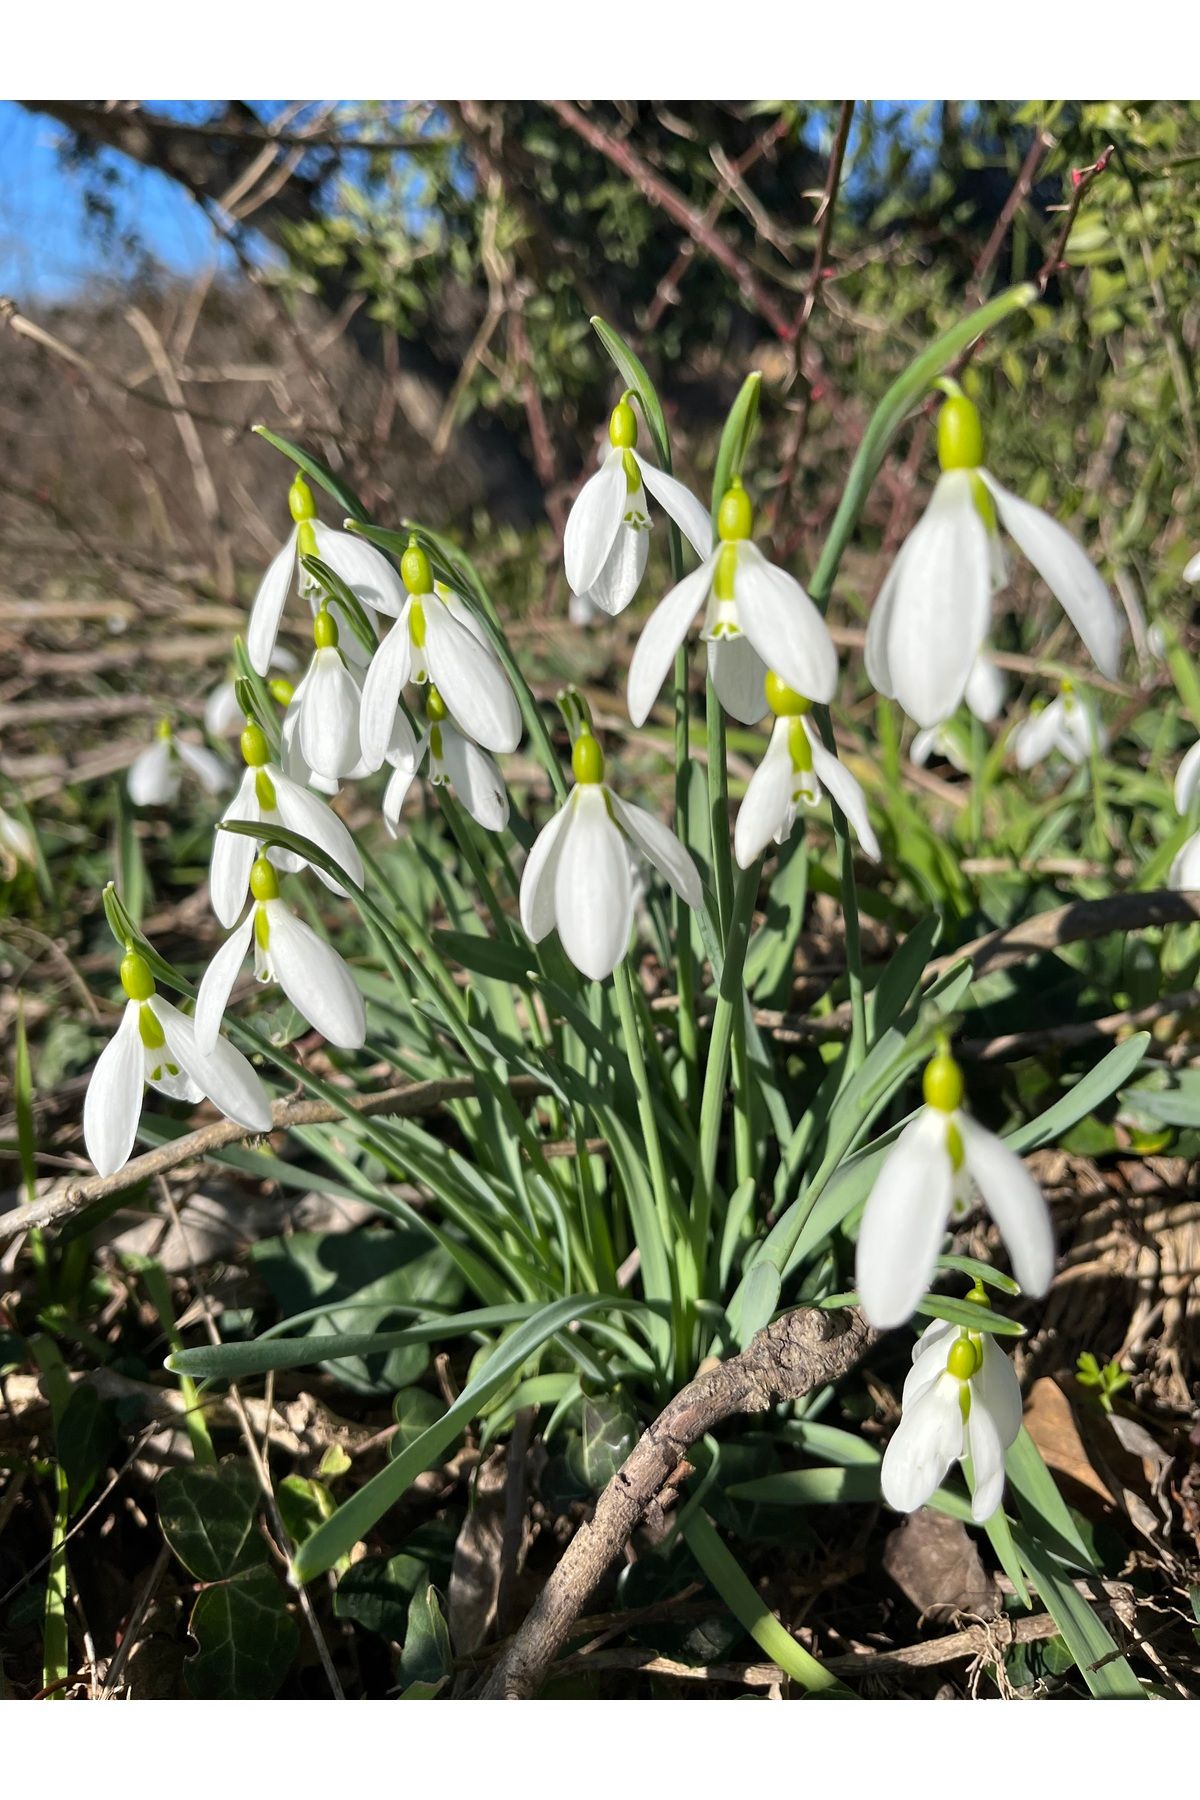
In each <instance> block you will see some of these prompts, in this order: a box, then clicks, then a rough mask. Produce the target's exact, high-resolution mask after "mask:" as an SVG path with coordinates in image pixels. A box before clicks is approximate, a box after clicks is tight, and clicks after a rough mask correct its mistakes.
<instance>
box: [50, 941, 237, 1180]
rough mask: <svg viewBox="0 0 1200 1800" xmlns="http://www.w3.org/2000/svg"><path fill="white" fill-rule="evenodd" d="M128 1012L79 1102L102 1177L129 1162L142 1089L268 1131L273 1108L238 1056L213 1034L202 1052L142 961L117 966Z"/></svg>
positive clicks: (132, 957)
mask: <svg viewBox="0 0 1200 1800" xmlns="http://www.w3.org/2000/svg"><path fill="white" fill-rule="evenodd" d="M121 986H122V987H123V988H124V990H125V1001H126V1004H125V1011H124V1013H123V1014H122V1016H121V1023H120V1025H119V1026H118V1027H117V1032H116V1035H115V1037H113V1039H112V1040H111V1042H110V1043H109V1044H107V1045H106V1046H105V1048H104V1050H103V1051H101V1054H100V1060H99V1061H98V1062H97V1064H96V1067H95V1068H94V1069H93V1070H92V1078H91V1080H90V1081H89V1083H88V1091H87V1097H86V1099H85V1100H84V1103H83V1138H84V1142H85V1144H86V1145H87V1152H88V1155H89V1156H90V1157H91V1159H92V1161H93V1162H94V1163H95V1165H96V1168H97V1170H98V1172H99V1173H100V1174H101V1175H115V1174H116V1172H117V1170H118V1169H123V1168H124V1166H125V1164H126V1163H127V1162H128V1161H129V1156H130V1152H131V1151H132V1149H133V1141H134V1138H135V1137H136V1136H137V1128H138V1120H139V1119H140V1118H141V1116H142V1101H143V1098H144V1095H145V1089H146V1086H147V1084H149V1086H150V1087H152V1088H157V1090H158V1092H159V1093H160V1094H166V1095H167V1096H168V1097H169V1098H170V1099H172V1100H188V1101H191V1102H193V1103H195V1102H196V1101H197V1100H202V1099H204V1097H205V1096H206V1095H207V1097H208V1098H209V1099H210V1100H211V1101H212V1103H213V1105H214V1106H216V1107H218V1108H219V1109H220V1111H221V1112H223V1113H224V1114H225V1116H226V1118H229V1119H233V1120H234V1121H235V1122H236V1123H237V1124H239V1125H244V1126H245V1127H246V1129H247V1130H248V1131H270V1129H271V1103H270V1101H269V1100H268V1099H267V1096H266V1092H265V1090H264V1088H263V1084H262V1082H261V1081H260V1080H259V1078H258V1076H257V1075H256V1074H255V1072H254V1070H253V1069H252V1068H251V1066H250V1064H249V1063H248V1062H247V1061H246V1058H245V1057H244V1056H243V1055H242V1053H241V1051H240V1050H235V1049H234V1047H233V1045H232V1044H231V1043H229V1042H228V1041H227V1040H226V1039H225V1038H223V1037H218V1036H217V1035H216V1034H215V1033H214V1034H213V1038H212V1042H211V1043H209V1044H208V1045H206V1046H205V1047H204V1048H201V1046H200V1044H199V1042H198V1041H197V1033H196V1028H195V1024H194V1022H193V1021H192V1020H191V1019H189V1018H187V1017H185V1015H184V1014H183V1013H181V1012H180V1011H179V1009H178V1008H177V1007H174V1006H172V1005H171V1003H170V1001H169V1000H164V999H163V998H162V996H161V995H160V994H158V993H156V992H155V987H154V978H153V976H152V975H151V973H150V968H149V965H148V964H147V962H146V960H145V958H144V957H142V956H139V955H138V953H137V952H136V951H135V950H131V951H130V952H129V953H128V955H126V956H125V957H124V958H123V960H122V962H121Z"/></svg>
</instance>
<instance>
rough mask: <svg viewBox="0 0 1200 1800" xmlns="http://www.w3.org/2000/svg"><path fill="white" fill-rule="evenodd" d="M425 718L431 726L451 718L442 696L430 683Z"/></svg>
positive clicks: (426, 696)
mask: <svg viewBox="0 0 1200 1800" xmlns="http://www.w3.org/2000/svg"><path fill="white" fill-rule="evenodd" d="M425 717H426V718H427V719H428V720H429V723H430V724H431V725H440V724H441V722H442V720H443V719H446V718H448V717H449V711H448V709H447V706H446V702H445V701H444V700H443V699H442V696H441V695H440V694H439V693H438V690H437V689H436V688H435V687H434V685H433V683H432V682H430V684H429V687H428V688H427V690H426V693H425ZM439 754H440V753H439Z"/></svg>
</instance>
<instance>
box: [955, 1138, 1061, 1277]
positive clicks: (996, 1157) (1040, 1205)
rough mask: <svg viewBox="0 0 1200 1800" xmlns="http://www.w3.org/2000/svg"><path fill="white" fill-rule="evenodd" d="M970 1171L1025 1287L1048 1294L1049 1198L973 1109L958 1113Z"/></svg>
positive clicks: (1051, 1241) (1050, 1256) (1051, 1243)
mask: <svg viewBox="0 0 1200 1800" xmlns="http://www.w3.org/2000/svg"><path fill="white" fill-rule="evenodd" d="M955 1117H956V1120H957V1123H958V1128H959V1130H960V1131H961V1133H962V1140H963V1149H964V1151H965V1152H966V1164H967V1171H968V1173H969V1174H970V1177H971V1179H972V1181H973V1182H974V1183H975V1185H976V1187H977V1188H978V1189H979V1192H980V1194H981V1195H982V1196H983V1201H984V1205H985V1206H986V1207H987V1209H988V1211H989V1212H990V1213H991V1215H992V1218H993V1219H994V1220H995V1222H996V1225H997V1226H998V1228H999V1231H1000V1236H1001V1237H1002V1238H1003V1239H1004V1243H1005V1247H1006V1249H1007V1250H1008V1254H1009V1258H1010V1260H1011V1262H1012V1266H1013V1274H1014V1275H1015V1276H1016V1278H1017V1280H1018V1281H1019V1282H1020V1284H1021V1288H1022V1291H1023V1292H1024V1293H1026V1294H1032V1295H1033V1296H1034V1297H1035V1298H1037V1297H1040V1296H1041V1295H1042V1294H1044V1293H1045V1292H1046V1290H1047V1288H1048V1287H1049V1286H1050V1283H1051V1280H1052V1279H1053V1276H1054V1232H1053V1229H1052V1227H1051V1224H1050V1211H1049V1208H1048V1207H1047V1205H1046V1201H1045V1197H1044V1195H1043V1193H1042V1190H1041V1188H1040V1187H1039V1186H1038V1184H1037V1182H1036V1181H1035V1180H1034V1179H1033V1176H1032V1175H1031V1174H1030V1173H1029V1171H1028V1169H1027V1168H1026V1167H1025V1164H1024V1163H1023V1162H1022V1161H1021V1158H1020V1157H1019V1156H1017V1155H1016V1153H1015V1152H1014V1151H1012V1150H1010V1149H1009V1148H1008V1145H1007V1144H1005V1143H1002V1142H1001V1140H1000V1139H999V1138H998V1137H996V1136H995V1135H994V1134H993V1133H992V1132H990V1131H986V1130H985V1129H984V1127H983V1126H982V1125H980V1124H979V1122H978V1121H977V1120H976V1119H973V1118H971V1116H970V1114H969V1113H962V1112H960V1113H957V1114H956V1115H955Z"/></svg>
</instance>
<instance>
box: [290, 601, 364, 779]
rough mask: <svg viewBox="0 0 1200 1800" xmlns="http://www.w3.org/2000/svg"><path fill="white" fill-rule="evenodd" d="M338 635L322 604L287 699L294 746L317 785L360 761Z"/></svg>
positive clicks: (357, 700)
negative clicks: (300, 676)
mask: <svg viewBox="0 0 1200 1800" xmlns="http://www.w3.org/2000/svg"><path fill="white" fill-rule="evenodd" d="M340 636H341V634H340V632H339V631H338V627H337V621H336V619H335V618H334V616H333V614H332V612H331V611H330V610H329V608H328V607H327V606H324V605H323V606H322V607H321V608H320V610H319V611H318V612H317V614H316V616H315V618H314V619H313V644H314V645H315V648H314V650H313V657H312V661H311V662H310V663H309V665H308V670H307V673H306V674H305V677H304V680H303V681H302V682H301V683H300V686H299V687H298V688H297V689H296V691H295V694H294V695H293V698H292V705H293V706H294V707H295V709H296V726H295V731H296V745H297V748H298V749H299V751H300V755H301V756H302V757H303V758H304V762H305V765H306V766H307V767H308V768H309V769H311V771H312V773H313V774H314V775H318V776H320V777H321V779H322V781H340V780H341V779H342V777H343V776H346V775H351V774H353V773H354V771H355V770H356V769H357V768H358V766H359V764H360V763H361V761H362V747H361V744H360V740H359V731H360V726H359V712H360V709H361V705H362V696H361V693H360V692H359V686H358V682H357V681H356V680H355V677H354V673H353V671H352V670H351V668H350V666H349V664H348V663H347V661H346V659H345V657H344V656H343V655H342V652H341V650H340V649H339V647H338V640H339V638H340Z"/></svg>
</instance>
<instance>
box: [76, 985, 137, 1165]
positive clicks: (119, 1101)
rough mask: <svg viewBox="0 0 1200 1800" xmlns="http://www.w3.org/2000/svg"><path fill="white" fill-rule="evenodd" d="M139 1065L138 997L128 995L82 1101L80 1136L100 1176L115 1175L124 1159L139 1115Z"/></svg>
mask: <svg viewBox="0 0 1200 1800" xmlns="http://www.w3.org/2000/svg"><path fill="white" fill-rule="evenodd" d="M143 1068H144V1064H143V1060H142V1039H141V1034H140V1032H139V1031H138V1002H137V1001H136V1000H130V1001H128V1002H127V1004H126V1007H125V1011H124V1012H123V1013H122V1014H121V1023H120V1024H119V1025H118V1026H117V1029H116V1031H115V1033H114V1034H113V1036H112V1037H111V1038H110V1039H109V1041H108V1043H107V1044H106V1045H105V1046H104V1049H103V1050H102V1051H101V1052H100V1056H99V1058H98V1060H97V1062H96V1066H95V1068H94V1069H93V1070H92V1076H91V1080H90V1081H89V1082H88V1088H87V1093H86V1095H85V1096H84V1101H83V1141H84V1143H85V1144H86V1145H87V1153H88V1155H89V1156H90V1157H91V1159H92V1161H93V1163H95V1165H96V1171H97V1173H98V1174H100V1175H115V1174H116V1172H117V1170H118V1169H123V1168H124V1167H125V1164H126V1163H127V1162H128V1161H129V1155H130V1152H131V1151H132V1149H133V1143H134V1139H135V1138H136V1136H137V1128H138V1120H139V1119H140V1118H141V1116H142V1095H143V1091H144V1088H145V1076H144V1074H143Z"/></svg>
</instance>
